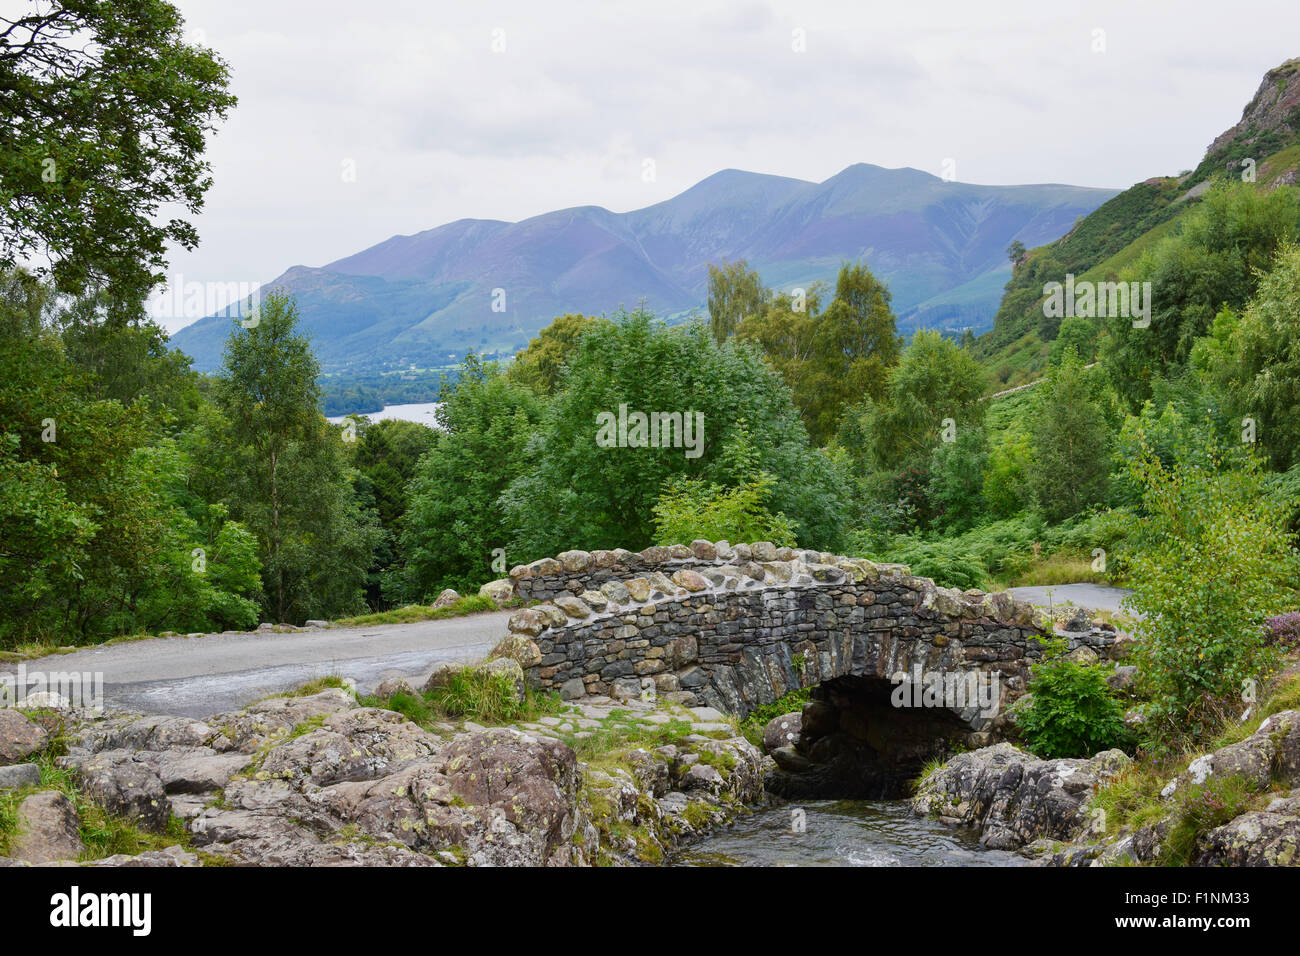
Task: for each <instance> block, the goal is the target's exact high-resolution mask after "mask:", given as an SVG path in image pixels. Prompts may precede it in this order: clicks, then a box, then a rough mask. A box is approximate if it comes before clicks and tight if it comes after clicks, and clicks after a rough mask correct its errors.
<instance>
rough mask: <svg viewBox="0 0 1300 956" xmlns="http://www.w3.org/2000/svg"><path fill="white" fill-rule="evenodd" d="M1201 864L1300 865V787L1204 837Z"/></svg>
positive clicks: (1201, 846) (1199, 860) (1199, 861)
mask: <svg viewBox="0 0 1300 956" xmlns="http://www.w3.org/2000/svg"><path fill="white" fill-rule="evenodd" d="M1196 865H1197V866H1300V789H1296V790H1292V791H1291V792H1290V793H1288V794H1287V795H1286V796H1284V797H1278V798H1277V799H1275V800H1273V801H1271V802H1270V803H1269V804H1268V806H1267V807H1265V808H1264V809H1263V810H1258V811H1251V812H1249V813H1243V814H1242V815H1241V816H1239V817H1237V818H1236V819H1234V820H1231V821H1229V822H1228V823H1226V824H1224V825H1223V826H1221V827H1217V828H1215V829H1213V830H1211V831H1210V832H1209V833H1207V834H1205V836H1204V837H1202V839H1201V845H1200V854H1199V855H1198V856H1197V858H1196Z"/></svg>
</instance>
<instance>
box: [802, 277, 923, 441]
mask: <svg viewBox="0 0 1300 956" xmlns="http://www.w3.org/2000/svg"><path fill="white" fill-rule="evenodd" d="M889 302H890V294H889V289H888V288H886V287H885V285H884V283H882V282H880V281H879V280H878V279H877V278H876V277H875V276H873V275H872V274H871V271H870V270H869V269H867V267H866V266H864V265H861V264H855V265H845V266H843V267H842V268H841V269H840V274H839V278H838V279H837V280H836V283H835V298H834V299H832V300H831V304H830V306H829V307H827V309H826V311H825V313H823V314H822V315H821V316H820V317H819V318H818V320H817V322H816V324H815V326H814V328H813V336H812V338H813V341H812V349H811V353H810V354H809V356H808V360H807V362H806V363H805V364H804V367H803V369H802V370H801V374H800V375H799V377H798V382H797V384H796V385H795V386H794V392H795V401H796V402H797V403H798V404H799V407H800V408H801V409H803V411H804V421H805V422H806V423H807V425H808V434H809V435H810V436H811V437H812V439H813V441H815V442H817V443H818V444H825V443H826V442H827V441H829V440H830V439H831V438H832V437H833V436H834V435H835V431H836V429H837V428H838V427H839V424H840V420H841V418H842V417H843V415H844V410H845V409H846V408H847V407H849V406H850V405H852V404H854V403H855V402H860V401H862V400H863V399H868V400H870V399H877V398H879V397H881V396H882V395H883V394H884V392H885V389H886V387H887V385H888V373H889V370H890V368H892V367H893V366H894V365H896V364H897V363H898V358H899V353H900V351H901V350H902V342H901V341H900V339H899V338H898V335H897V332H896V330H895V326H896V322H895V319H894V313H893V311H892V310H891V309H890V307H889Z"/></svg>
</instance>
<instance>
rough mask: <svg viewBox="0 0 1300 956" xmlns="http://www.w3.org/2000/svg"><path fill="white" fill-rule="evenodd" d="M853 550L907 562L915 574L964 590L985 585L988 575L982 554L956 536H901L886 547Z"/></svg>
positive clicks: (901, 562)
mask: <svg viewBox="0 0 1300 956" xmlns="http://www.w3.org/2000/svg"><path fill="white" fill-rule="evenodd" d="M851 540H855V539H854V538H851ZM859 540H860V539H859ZM852 553H855V554H859V555H861V556H863V557H867V558H870V559H871V560H873V561H884V562H893V563H898V564H906V565H907V566H908V567H909V568H911V569H912V573H913V574H915V575H918V576H920V577H924V578H933V579H934V581H935V583H936V584H940V585H943V586H944V587H951V588H959V589H961V590H966V589H968V588H978V587H982V586H983V585H984V582H985V581H986V580H987V579H988V576H989V573H988V569H987V568H986V567H985V566H984V563H983V562H982V561H980V559H979V557H978V556H977V555H976V554H975V553H974V552H973V551H972V550H971V549H970V548H968V547H966V546H964V545H963V544H962V541H961V539H956V538H955V539H944V538H938V539H934V540H925V539H923V538H913V537H908V536H906V535H900V536H899V537H897V538H895V539H894V540H893V542H892V543H891V544H890V545H889V546H887V547H886V548H884V549H871V550H868V549H865V548H863V549H854V550H853V552H852Z"/></svg>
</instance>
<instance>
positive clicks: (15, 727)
mask: <svg viewBox="0 0 1300 956" xmlns="http://www.w3.org/2000/svg"><path fill="white" fill-rule="evenodd" d="M47 743H49V734H47V733H46V732H45V731H44V730H42V729H41V727H40V726H39V725H37V724H35V723H33V722H32V721H30V720H28V719H27V718H26V717H24V716H23V715H22V714H20V713H18V711H16V710H12V709H10V708H7V707H5V708H0V764H6V763H17V762H18V761H20V760H25V759H27V758H28V757H30V756H31V755H32V754H34V753H36V751H38V750H41V749H42V748H43V747H44V746H45V745H46V744H47Z"/></svg>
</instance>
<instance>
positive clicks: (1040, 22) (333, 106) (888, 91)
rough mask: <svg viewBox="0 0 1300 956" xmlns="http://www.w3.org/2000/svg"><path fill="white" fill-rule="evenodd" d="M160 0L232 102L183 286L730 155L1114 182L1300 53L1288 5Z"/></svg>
mask: <svg viewBox="0 0 1300 956" xmlns="http://www.w3.org/2000/svg"><path fill="white" fill-rule="evenodd" d="M175 2H176V3H177V6H178V7H179V8H180V10H181V12H182V13H183V14H184V16H185V18H186V23H187V29H189V30H191V31H194V34H195V37H196V39H198V40H200V41H201V42H203V43H205V44H206V45H208V46H211V47H213V48H214V49H215V50H216V51H217V52H218V53H219V54H220V55H221V56H222V57H224V58H225V59H226V61H227V62H228V63H229V64H230V68H231V73H232V77H233V91H234V92H235V94H236V95H237V96H238V97H239V105H238V106H237V107H236V108H235V109H234V111H233V112H232V114H231V116H230V118H229V119H228V120H227V121H226V123H225V124H224V125H223V126H222V128H221V130H220V132H219V133H218V134H217V136H216V137H215V138H214V140H213V141H212V142H211V144H210V146H209V150H208V155H209V158H210V160H211V162H212V165H213V175H214V179H215V183H214V185H213V187H212V189H211V191H210V192H209V193H208V197H207V204H206V208H205V210H204V212H203V214H202V215H201V217H200V218H199V221H198V228H199V233H200V237H201V244H200V246H199V248H198V249H197V250H195V251H194V252H185V251H183V250H178V251H177V252H176V253H175V254H174V255H173V258H172V273H173V274H174V275H179V276H180V277H182V278H183V280H184V281H185V282H193V281H198V282H219V283H227V282H251V283H257V282H263V281H267V280H270V279H272V278H275V277H276V276H278V275H279V274H280V273H281V272H282V271H283V270H284V269H285V268H287V267H288V266H290V265H296V264H303V265H311V266H320V265H324V264H325V263H327V262H329V261H331V260H333V259H337V258H340V257H342V256H345V255H348V254H351V253H353V252H357V251H359V250H361V249H363V248H365V247H367V246H370V245H373V244H374V243H376V242H379V241H382V240H383V239H386V238H388V237H389V236H392V235H395V234H399V233H413V232H419V231H420V230H423V229H428V228H431V227H433V226H437V225H441V224H442V223H445V222H450V221H451V220H454V219H459V218H462V217H475V218H494V219H505V220H511V221H514V220H519V219H523V218H527V217H528V216H532V215H536V214H538V213H542V212H546V211H549V210H553V209H559V208H563V207H565V206H574V205H586V204H594V205H601V206H605V207H607V208H609V209H612V210H615V211H619V212H622V211H626V210H629V209H636V208H639V207H642V206H646V205H650V204H652V203H655V202H658V201H660V200H663V199H666V198H668V197H670V196H673V195H675V194H676V193H678V192H681V191H682V190H683V189H686V188H688V187H689V186H691V185H692V184H694V183H695V182H698V181H699V180H700V179H703V178H704V177H706V176H708V175H710V174H711V173H714V172H716V171H718V170H719V169H725V168H728V167H735V168H740V169H747V170H753V171H756V172H764V173H776V174H780V175H785V176H794V177H798V178H801V179H808V180H813V181H820V180H823V179H826V178H827V177H829V176H832V175H834V174H835V173H836V172H838V171H839V170H841V169H843V168H844V167H845V166H848V165H850V164H851V163H856V162H868V163H875V164H877V165H881V166H887V167H897V166H913V167H916V168H918V169H923V170H927V171H929V172H933V173H935V174H936V175H938V174H940V173H941V171H942V169H943V163H944V161H945V160H946V159H952V160H953V161H954V162H955V171H956V178H957V179H959V180H962V181H965V182H974V183H995V184H1012V183H1040V182H1055V183H1073V184H1078V185H1086V186H1111V187H1125V186H1128V185H1131V184H1132V183H1134V182H1137V181H1139V180H1142V179H1146V178H1148V177H1150V176H1154V175H1161V174H1171V173H1177V172H1179V171H1180V170H1183V169H1187V168H1190V167H1192V166H1195V165H1196V164H1197V162H1199V160H1200V159H1201V157H1202V156H1203V155H1204V151H1205V147H1206V146H1207V145H1208V144H1209V142H1210V140H1211V139H1212V138H1213V137H1214V136H1216V135H1218V134H1219V133H1220V132H1222V131H1223V130H1224V129H1226V128H1227V127H1229V126H1231V125H1232V124H1233V123H1235V122H1236V121H1237V120H1238V119H1239V118H1240V116H1241V110H1242V107H1243V106H1244V105H1245V104H1246V102H1247V100H1248V99H1249V98H1250V97H1251V96H1252V95H1253V94H1254V92H1255V90H1256V88H1257V87H1258V85H1259V82H1260V80H1261V78H1262V76H1263V74H1264V72H1265V71H1266V70H1268V69H1269V68H1270V67H1273V66H1275V65H1277V64H1278V63H1280V62H1282V61H1283V60H1285V59H1287V58H1288V57H1291V56H1296V55H1300V3H1297V2H1296V0H1250V2H1249V3H1240V4H1235V5H1233V4H1229V5H1224V4H1219V3H1216V4H1210V3H1205V2H1201V3H1194V2H1193V3H1189V2H1186V0H1184V2H1146V3H1144V2H1140V0H1139V2H1135V0H1127V2H1116V3H1094V2H1077V3H1071V2H1055V0H1053V2H1046V3H1045V2H1043V0H1036V2H1023V3H1022V2H1014V0H1013V2H1008V0H996V2H946V0H945V2H927V0H902V2H900V0H888V2H877V0H870V2H860V0H859V2H851V0H841V2H829V0H827V2H818V0H798V2H784V0H775V2H767V0H762V2H746V0H732V2H719V0H682V2H678V0H657V2H650V3H647V2H622V0H605V2H596V0H591V2H588V0H552V2H546V3H539V2H537V0H509V2H507V0H499V2H490V0H489V2H485V0H472V2H468V3H466V2H457V3H448V2H443V0H433V2H429V0H380V2H371V3H358V2H356V0H311V2H310V3H307V2H289V0H259V2H251V0H175ZM796 31H799V32H796ZM1097 31H1104V33H1098V32H1097ZM800 37H802V40H803V44H802V45H803V47H804V49H803V50H802V52H800V51H797V50H796V49H795V47H796V46H799V45H800V44H799V40H800ZM1099 44H1101V45H1104V52H1095V51H1094V47H1096V46H1098V45H1099ZM494 47H497V48H498V49H494ZM501 47H504V48H503V49H501ZM647 159H650V160H653V164H654V178H653V181H650V182H647V181H646V177H645V176H643V170H644V169H645V168H646V165H645V161H646V160H647ZM350 174H352V175H350ZM192 318H193V317H192V316H191V317H189V318H186V319H183V320H173V321H170V322H168V323H166V324H168V325H169V327H170V328H172V329H173V330H174V329H175V328H176V327H179V326H180V325H183V324H185V323H186V322H187V321H191V320H192Z"/></svg>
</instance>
